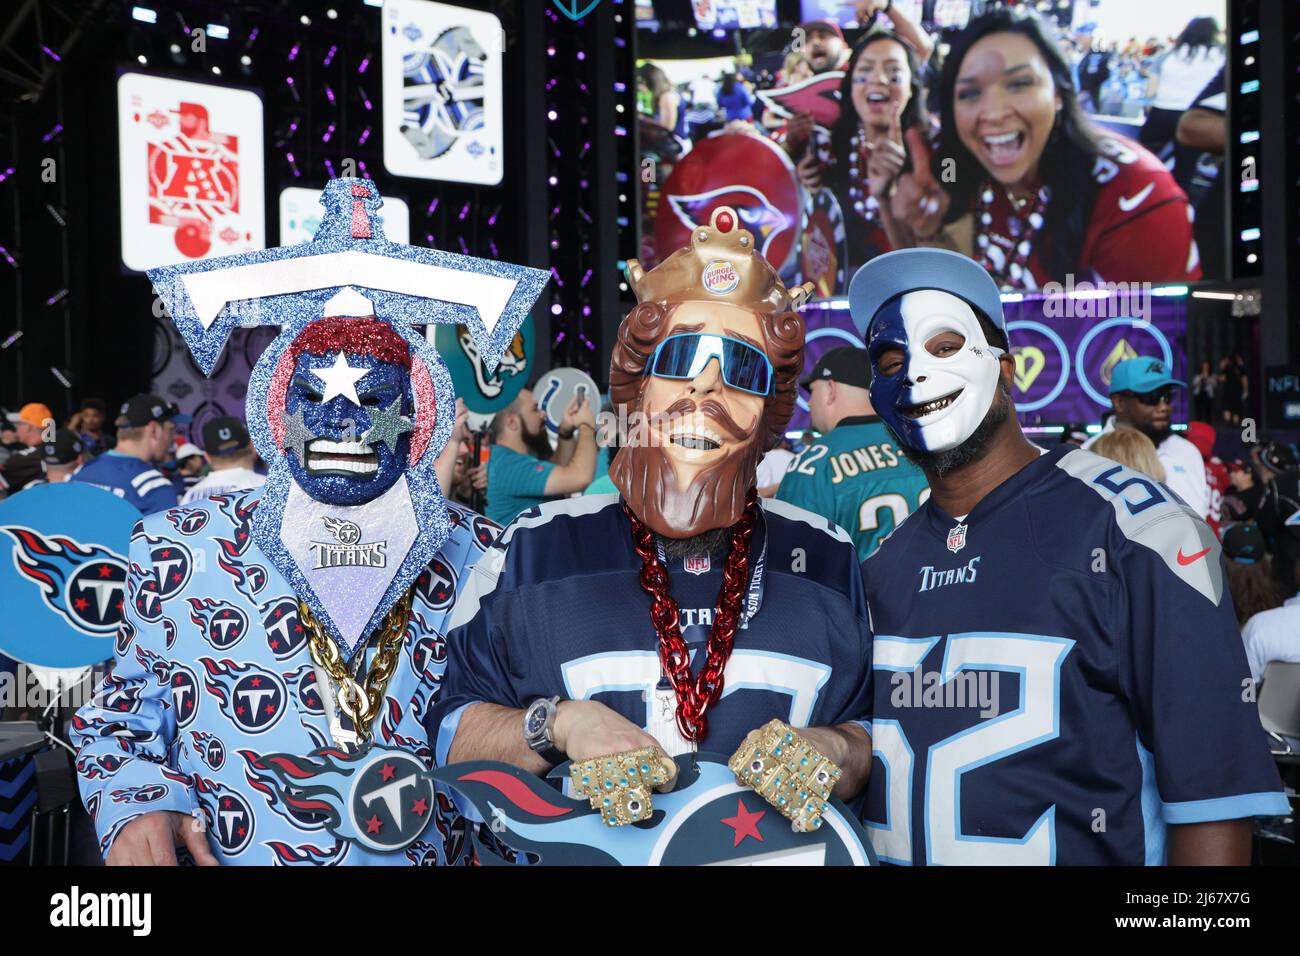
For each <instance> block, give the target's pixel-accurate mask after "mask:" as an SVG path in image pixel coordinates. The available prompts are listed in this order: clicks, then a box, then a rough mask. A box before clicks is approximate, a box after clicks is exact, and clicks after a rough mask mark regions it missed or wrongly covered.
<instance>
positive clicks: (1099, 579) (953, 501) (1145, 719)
mask: <svg viewBox="0 0 1300 956" xmlns="http://www.w3.org/2000/svg"><path fill="white" fill-rule="evenodd" d="M849 305H850V310H851V312H852V315H853V319H854V322H855V324H856V325H857V326H858V328H859V330H860V331H861V332H862V334H863V336H864V338H865V340H866V342H867V348H868V352H869V355H870V360H871V362H872V366H873V373H874V377H873V381H872V385H871V400H872V404H873V405H874V406H875V409H876V412H877V414H879V415H880V417H881V418H882V419H884V421H885V423H886V424H887V425H888V427H889V429H890V430H891V431H892V432H893V434H894V436H895V437H896V438H897V439H898V441H899V442H900V444H901V445H902V446H903V448H904V451H905V453H906V454H907V455H908V457H909V458H912V459H913V460H914V461H916V462H917V463H918V464H919V465H920V466H921V468H922V469H923V470H924V471H925V473H926V475H927V477H928V478H929V482H930V488H931V496H930V498H929V500H928V501H927V502H925V503H924V504H923V505H922V506H921V507H920V508H919V509H918V510H917V511H916V512H914V513H913V514H912V515H911V516H910V517H908V519H907V520H906V521H905V522H903V523H902V524H901V525H900V526H899V527H898V528H897V529H896V530H895V531H894V532H893V534H892V535H891V536H890V537H889V538H887V539H886V540H885V541H884V542H883V543H882V545H881V546H880V548H879V549H878V550H877V551H876V552H875V554H873V555H872V556H871V557H870V558H868V559H867V560H866V561H864V562H863V564H862V574H863V580H864V583H865V585H866V591H867V600H868V604H869V605H870V609H871V621H872V625H873V629H874V632H875V636H874V643H873V660H872V664H873V671H874V675H875V676H874V684H873V696H874V700H873V723H872V735H871V736H872V744H873V748H874V758H875V760H876V761H878V762H879V764H880V766H878V767H876V768H875V769H874V770H873V772H872V773H871V774H870V776H869V778H868V779H869V783H868V789H867V801H866V810H865V816H864V823H865V824H866V826H867V828H868V832H869V833H870V835H871V839H872V844H873V846H874V847H875V850H876V853H877V855H878V856H879V858H880V860H881V861H882V862H891V863H898V864H949V865H950V864H967V865H980V864H1017V865H1032V864H1058V863H1059V864H1122V865H1141V864H1163V863H1174V864H1246V863H1249V861H1250V837H1251V828H1252V821H1253V818H1255V817H1258V816H1271V815H1275V814H1283V813H1286V812H1288V807H1287V801H1286V799H1285V798H1284V796H1283V793H1282V789H1281V784H1280V780H1279V778H1278V774H1277V770H1276V769H1275V768H1274V766H1273V763H1272V761H1271V759H1270V757H1269V754H1268V750H1267V746H1266V743H1265V741H1264V739H1263V736H1262V735H1261V734H1260V730H1259V717H1258V714H1257V713H1256V709H1255V704H1254V699H1253V697H1251V698H1250V699H1249V700H1246V699H1243V694H1242V693H1241V688H1242V687H1243V686H1246V685H1245V684H1244V682H1245V681H1247V680H1249V678H1250V670H1249V668H1248V666H1247V663H1246V658H1245V653H1244V651H1243V649H1242V644H1241V640H1240V637H1239V636H1238V633H1237V626H1236V617H1235V614H1234V611H1233V608H1232V602H1231V598H1230V597H1229V595H1228V593H1227V590H1226V588H1225V587H1224V572H1223V568H1222V564H1221V558H1220V553H1219V544H1218V540H1217V539H1216V537H1215V535H1214V533H1213V532H1212V531H1211V530H1210V529H1209V527H1208V526H1207V525H1206V524H1205V523H1204V522H1203V521H1202V520H1201V518H1200V516H1199V515H1197V514H1196V513H1194V512H1193V511H1192V510H1191V509H1190V508H1188V507H1187V506H1186V505H1185V504H1183V502H1182V501H1181V500H1180V499H1179V498H1178V497H1177V496H1175V495H1174V494H1172V493H1171V492H1170V491H1169V490H1168V488H1166V487H1164V486H1163V485H1161V484H1158V483H1156V482H1153V481H1151V480H1150V479H1149V478H1147V477H1146V476H1144V475H1140V474H1138V473H1137V472H1134V471H1131V470H1129V469H1127V468H1125V467H1124V466H1122V465H1118V464H1116V463H1115V462H1113V461H1109V460H1106V459H1103V458H1100V457H1098V456H1096V455H1093V454H1092V453H1090V452H1087V451H1084V450H1082V449H1078V448H1075V447H1073V446H1068V445H1066V446H1056V447H1054V448H1053V449H1052V450H1050V451H1046V450H1044V449H1042V448H1039V447H1037V446H1036V445H1033V444H1031V443H1030V442H1029V441H1028V440H1027V439H1026V438H1025V436H1024V434H1023V433H1022V432H1021V429H1020V424H1019V422H1018V421H1017V419H1016V416H1015V414H1014V412H1015V409H1014V407H1013V403H1012V398H1011V394H1012V393H1011V388H1012V384H1013V382H1014V374H1015V361H1014V357H1013V355H1012V354H1011V352H1010V351H1009V343H1008V338H1007V332H1006V325H1005V321H1004V319H1003V316H1002V304H1001V301H1000V298H999V295H998V289H997V286H996V284H995V283H994V282H993V280H992V279H991V278H990V277H989V276H988V274H987V273H986V272H985V271H984V270H983V269H982V268H981V267H980V266H979V265H978V264H976V263H975V262H974V261H973V260H971V259H968V258H966V257H965V256H962V255H959V254H957V253H954V252H948V251H946V250H937V249H908V250H902V251H898V252H892V253H889V254H887V255H884V256H880V257H879V258H877V259H874V260H872V261H871V262H870V263H868V264H867V265H865V266H863V268H862V269H860V270H859V271H858V273H857V274H856V275H855V276H854V278H853V281H852V283H851V285H850V288H849ZM1247 696H1248V695H1247Z"/></svg>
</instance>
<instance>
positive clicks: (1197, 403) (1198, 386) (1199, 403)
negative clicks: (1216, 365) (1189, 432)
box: [1192, 361, 1218, 433]
mask: <svg viewBox="0 0 1300 956" xmlns="http://www.w3.org/2000/svg"><path fill="white" fill-rule="evenodd" d="M1217 384H1218V379H1217V378H1216V377H1215V374H1214V371H1213V369H1212V368H1211V367H1210V363H1209V361H1205V362H1202V363H1201V370H1200V371H1199V372H1197V373H1196V374H1195V375H1194V376H1192V418H1193V419H1194V420H1196V421H1198V422H1212V421H1214V391H1215V386H1216V385H1217ZM1211 433H1213V429H1211Z"/></svg>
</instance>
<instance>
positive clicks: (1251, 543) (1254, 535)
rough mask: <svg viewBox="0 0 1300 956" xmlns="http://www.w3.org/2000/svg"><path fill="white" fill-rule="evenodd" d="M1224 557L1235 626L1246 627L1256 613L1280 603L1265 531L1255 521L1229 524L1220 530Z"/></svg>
mask: <svg viewBox="0 0 1300 956" xmlns="http://www.w3.org/2000/svg"><path fill="white" fill-rule="evenodd" d="M1223 556H1224V557H1225V558H1227V559H1228V560H1227V567H1228V591H1229V592H1230V593H1231V594H1232V606H1233V607H1234V608H1235V609H1236V611H1237V623H1238V625H1241V626H1245V624H1246V622H1247V621H1248V620H1250V619H1251V618H1252V617H1254V616H1255V615H1256V614H1258V613H1260V612H1261V611H1267V610H1270V609H1271V608H1275V607H1278V606H1279V605H1280V604H1281V603H1282V599H1281V597H1280V596H1279V595H1278V593H1277V586H1276V585H1275V584H1274V583H1273V573H1272V571H1271V569H1270V565H1269V560H1268V550H1267V545H1266V544H1265V542H1264V533H1263V532H1262V531H1260V530H1259V526H1258V525H1257V524H1255V523H1254V522H1253V521H1243V522H1240V523H1238V524H1232V525H1228V526H1227V527H1226V528H1225V529H1224V531H1223Z"/></svg>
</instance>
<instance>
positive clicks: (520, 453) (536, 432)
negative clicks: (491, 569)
mask: <svg viewBox="0 0 1300 956" xmlns="http://www.w3.org/2000/svg"><path fill="white" fill-rule="evenodd" d="M559 437H560V442H559V445H558V446H557V447H556V449H555V451H554V453H552V451H551V443H550V440H549V439H548V438H547V435H546V415H545V414H544V413H543V412H542V410H541V408H539V407H538V405H537V399H536V398H535V397H533V393H532V390H531V389H527V388H525V389H523V390H521V391H520V393H519V394H518V395H517V396H515V400H514V401H513V402H511V403H510V405H509V406H508V407H506V408H505V409H503V410H502V411H499V412H497V414H496V417H494V418H493V419H492V455H491V457H490V458H489V459H488V463H487V516H488V517H489V518H491V519H492V520H493V521H495V522H497V524H500V525H502V526H505V525H508V524H509V523H510V522H511V521H513V520H514V519H515V516H516V515H518V514H519V513H520V512H521V511H527V510H528V509H529V508H532V507H534V506H536V505H539V504H541V503H542V502H543V501H546V500H547V499H550V498H558V497H560V496H562V495H571V494H575V493H577V492H580V491H582V490H583V489H584V488H586V487H587V486H588V485H589V484H591V481H592V479H593V478H594V477H595V474H596V413H595V411H594V409H593V408H592V406H591V405H590V403H588V402H587V401H585V400H584V399H580V398H575V399H574V400H573V401H571V402H570V403H569V406H568V407H567V408H566V409H565V410H564V415H563V416H562V418H561V419H560V436H559Z"/></svg>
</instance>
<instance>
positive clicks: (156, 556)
mask: <svg viewBox="0 0 1300 956" xmlns="http://www.w3.org/2000/svg"><path fill="white" fill-rule="evenodd" d="M145 541H146V542H148V544H149V562H150V564H151V565H152V567H153V580H154V583H155V584H156V585H157V586H158V592H157V593H158V599H159V600H160V601H168V600H170V599H172V598H174V597H175V596H176V595H177V594H179V593H180V592H181V591H182V590H184V589H185V585H187V584H188V583H189V581H190V575H191V574H193V573H194V555H193V554H191V553H190V549H189V548H187V547H185V545H183V544H178V543H177V542H175V541H169V540H168V539H166V538H155V537H153V536H152V535H145Z"/></svg>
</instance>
